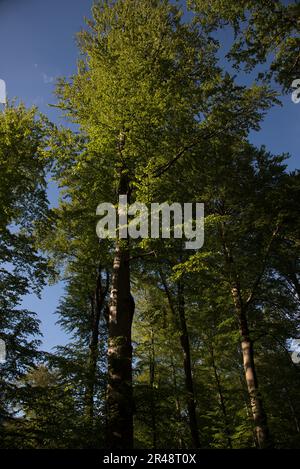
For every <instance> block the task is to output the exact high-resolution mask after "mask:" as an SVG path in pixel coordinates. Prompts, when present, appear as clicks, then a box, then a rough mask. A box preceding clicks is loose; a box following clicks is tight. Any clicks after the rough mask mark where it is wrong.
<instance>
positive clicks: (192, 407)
mask: <svg viewBox="0 0 300 469" xmlns="http://www.w3.org/2000/svg"><path fill="white" fill-rule="evenodd" d="M178 313H179V324H180V332H181V334H180V343H181V347H182V351H183V368H184V377H185V387H186V391H187V406H188V414H189V424H190V430H191V436H192V442H193V447H194V448H200V439H199V431H198V424H197V415H196V402H195V394H194V385H193V376H192V367H191V352H190V341H189V335H188V330H187V324H186V318H185V304H184V288H183V284H182V283H181V282H178Z"/></svg>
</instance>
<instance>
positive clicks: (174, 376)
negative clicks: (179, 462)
mask: <svg viewBox="0 0 300 469" xmlns="http://www.w3.org/2000/svg"><path fill="white" fill-rule="evenodd" d="M171 367H172V375H173V386H174V397H175V408H176V414H177V419H178V422H179V423H181V421H182V416H181V405H180V399H179V396H178V386H177V378H176V368H175V364H174V360H173V356H172V355H171ZM178 443H179V448H180V449H182V448H184V447H185V445H184V443H183V440H182V434H181V430H180V429H179V431H178Z"/></svg>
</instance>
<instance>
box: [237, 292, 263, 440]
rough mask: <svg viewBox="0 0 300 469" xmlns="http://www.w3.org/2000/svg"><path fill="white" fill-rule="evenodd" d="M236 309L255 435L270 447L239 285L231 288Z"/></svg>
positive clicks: (251, 343) (256, 438)
mask: <svg viewBox="0 0 300 469" xmlns="http://www.w3.org/2000/svg"><path fill="white" fill-rule="evenodd" d="M231 293H232V297H233V301H234V304H235V309H236V312H237V315H238V320H239V327H240V336H241V350H242V356H243V365H244V372H245V380H246V384H247V389H248V396H249V401H250V406H251V411H252V417H253V422H254V435H255V441H256V443H257V446H258V448H261V449H263V448H270V447H271V446H272V443H271V439H270V433H269V428H268V424H267V416H266V413H265V410H264V407H263V401H262V397H261V394H260V392H259V388H258V381H257V375H256V368H255V362H254V350H253V342H252V340H251V338H250V333H249V328H248V321H247V316H246V312H245V311H244V308H243V305H242V301H241V298H240V294H239V289H238V287H236V286H235V287H232V289H231Z"/></svg>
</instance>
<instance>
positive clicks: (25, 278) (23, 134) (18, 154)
mask: <svg viewBox="0 0 300 469" xmlns="http://www.w3.org/2000/svg"><path fill="white" fill-rule="evenodd" d="M48 135H49V123H48V122H47V120H46V119H45V118H43V117H42V116H40V115H38V113H37V110H36V109H34V108H33V109H29V110H27V109H26V108H25V107H24V106H23V105H19V106H16V107H14V106H13V105H8V106H7V107H6V109H5V110H4V112H3V113H1V114H0V261H1V267H0V309H1V316H0V337H1V339H3V340H4V341H5V343H6V349H7V359H6V362H5V363H4V364H2V365H1V368H2V370H1V393H2V395H3V401H2V402H3V407H2V405H1V420H2V423H3V419H4V422H5V421H6V420H7V419H11V418H13V416H14V414H15V413H16V411H15V409H16V408H17V405H18V403H17V399H16V395H17V393H16V386H17V384H16V382H17V380H18V379H20V377H22V376H23V375H24V374H25V373H26V372H27V371H28V369H29V368H30V367H31V366H33V364H34V363H35V360H36V359H37V357H38V355H39V352H38V350H37V348H38V345H39V341H38V340H37V337H38V336H39V335H40V331H39V321H38V320H37V318H36V315H35V314H34V313H32V312H30V311H28V310H26V309H24V308H22V307H21V306H20V305H21V301H22V297H23V296H24V295H26V294H27V293H29V292H34V293H37V294H38V293H39V292H40V290H41V288H42V286H43V285H44V284H45V278H46V276H47V274H48V272H49V270H48V266H47V260H46V259H45V258H44V257H42V255H41V254H40V252H38V250H37V246H36V243H35V230H36V226H37V224H38V223H43V221H44V220H45V219H46V217H47V198H46V171H47V165H46V164H45V161H44V160H43V159H42V157H41V156H42V152H43V149H44V148H45V147H46V146H47V138H48ZM2 430H3V428H1V431H2Z"/></svg>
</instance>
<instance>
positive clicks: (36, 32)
mask: <svg viewBox="0 0 300 469" xmlns="http://www.w3.org/2000/svg"><path fill="white" fill-rule="evenodd" d="M92 3H93V1H92V0H51V1H49V0H0V57H1V61H0V79H4V80H5V82H6V85H7V94H8V97H9V99H11V98H13V97H17V98H18V99H21V100H22V101H24V102H25V104H26V105H28V106H30V105H33V104H36V105H37V106H38V107H39V108H40V110H41V112H43V113H45V114H47V115H48V117H49V118H50V119H51V120H53V121H54V122H61V120H60V116H59V113H58V111H57V110H55V109H53V108H50V107H49V106H48V104H49V103H52V104H53V103H55V97H54V96H53V90H54V85H55V79H56V77H58V76H69V75H71V74H72V73H74V72H75V71H76V60H77V57H78V51H77V46H76V41H75V34H76V32H78V31H79V30H80V29H81V28H82V27H83V26H84V17H88V16H89V15H90V8H91V5H92ZM219 39H220V40H221V42H222V44H223V49H226V47H227V46H228V44H229V43H230V36H229V35H228V32H222V33H221V34H220V35H219ZM299 78H300V77H299ZM238 81H239V82H240V83H249V82H250V81H251V77H249V76H247V77H246V76H244V75H243V74H240V75H239V77H238ZM282 104H283V105H282V107H279V106H276V107H274V108H272V110H271V111H270V112H269V113H268V115H267V117H266V119H265V120H264V122H263V123H262V129H261V131H260V132H259V133H254V132H253V133H251V136H250V139H251V141H252V142H253V143H254V144H255V145H261V144H265V145H266V147H267V148H268V150H270V151H271V152H272V153H275V154H279V153H283V152H289V153H290V154H291V158H290V161H289V167H290V168H291V169H294V168H296V167H298V168H299V162H300V155H299V136H300V103H299V104H294V103H293V102H292V100H291V96H285V97H283V99H282ZM49 199H50V201H51V202H52V203H53V204H55V203H56V200H57V190H56V188H55V187H54V186H53V184H52V185H50V188H49ZM62 292H63V287H62V285H61V284H59V285H55V286H51V287H46V288H45V289H44V292H43V295H42V299H41V300H39V299H37V298H36V297H34V296H32V295H30V296H28V297H26V298H25V299H24V306H25V307H27V308H28V309H30V310H32V311H35V312H37V314H38V316H39V318H40V320H41V321H42V328H41V329H42V332H43V334H44V341H43V349H44V350H48V351H49V350H51V348H52V347H54V346H55V345H61V344H63V343H65V341H66V340H67V337H66V335H65V334H64V332H63V331H61V330H60V328H59V327H58V326H57V325H55V322H56V320H57V317H56V316H55V315H54V314H53V313H54V311H55V309H56V306H57V302H58V299H59V297H60V296H61V294H62Z"/></svg>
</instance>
